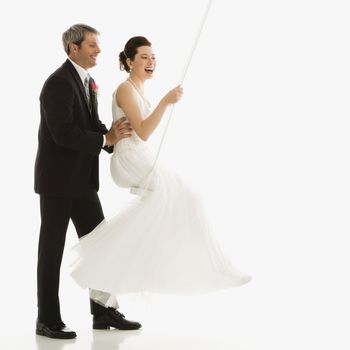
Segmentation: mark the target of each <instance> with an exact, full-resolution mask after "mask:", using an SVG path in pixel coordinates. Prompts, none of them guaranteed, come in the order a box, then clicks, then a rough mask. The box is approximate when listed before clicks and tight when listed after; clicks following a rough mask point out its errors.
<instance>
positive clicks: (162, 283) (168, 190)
mask: <svg viewBox="0 0 350 350" xmlns="http://www.w3.org/2000/svg"><path fill="white" fill-rule="evenodd" d="M138 103H139V107H140V109H141V111H142V112H143V115H144V117H146V116H148V115H149V113H150V106H149V105H148V103H147V101H146V100H145V99H144V98H143V97H142V96H141V95H138ZM112 113H113V120H114V121H115V120H117V119H118V118H121V117H122V116H124V115H125V114H124V112H123V110H122V109H121V108H120V107H119V106H117V103H116V99H115V93H114V94H113V102H112ZM153 162H154V154H153V153H152V151H151V150H150V148H149V146H148V143H147V142H145V141H143V140H142V139H140V138H139V137H138V136H137V134H136V133H135V132H134V133H133V135H132V136H131V137H130V138H125V139H122V140H121V141H119V142H118V143H117V144H116V145H115V146H114V153H113V155H112V157H111V162H110V170H111V175H112V177H113V180H114V182H115V183H116V184H117V185H118V186H121V187H127V188H133V189H135V188H136V189H137V188H138V187H140V186H141V185H142V183H143V181H144V180H145V178H146V177H147V175H148V174H149V173H150V171H151V169H152V166H153ZM149 178H150V182H149V185H148V191H146V193H144V194H143V195H141V196H140V195H138V196H135V199H134V201H133V202H132V203H131V204H130V205H129V206H128V207H127V208H125V210H123V211H122V212H120V213H119V214H118V215H116V216H115V217H113V218H111V219H109V220H104V221H103V222H102V223H101V224H100V225H99V226H97V227H96V228H95V229H94V230H93V231H92V232H91V233H89V234H88V235H86V236H84V237H83V238H81V240H80V241H79V243H78V244H77V245H76V246H75V251H76V252H77V253H78V258H77V260H76V261H75V262H74V264H73V269H72V272H71V275H72V277H73V278H74V279H75V281H76V282H77V283H78V284H79V285H80V286H81V287H83V288H87V287H89V288H93V289H98V290H102V291H106V292H108V293H110V294H112V295H113V294H114V295H115V294H117V295H120V294H125V293H140V292H155V293H171V294H180V295H193V294H202V293H207V292H212V291H216V290H220V289H224V288H230V287H233V286H239V285H241V284H244V283H247V282H248V281H249V280H250V277H249V276H247V275H245V274H242V273H240V272H239V271H238V270H237V269H235V268H234V267H233V266H232V264H231V263H230V261H228V260H227V259H226V257H225V256H224V255H223V253H222V251H221V249H220V247H219V245H218V244H217V242H216V241H215V239H214V237H213V236H212V234H211V232H210V229H209V227H208V224H207V221H206V218H205V215H204V210H203V208H202V206H201V203H200V201H199V199H198V198H197V196H196V194H195V193H193V192H192V191H191V189H190V188H188V187H187V186H186V184H185V183H184V182H183V181H182V180H181V179H180V177H179V176H177V175H176V174H175V173H174V172H173V171H171V170H168V169H166V168H164V167H162V166H161V165H157V166H156V167H155V169H154V171H152V172H151V176H150V177H149ZM116 200H118V199H116ZM107 304H108V303H107ZM107 306H108V305H107Z"/></svg>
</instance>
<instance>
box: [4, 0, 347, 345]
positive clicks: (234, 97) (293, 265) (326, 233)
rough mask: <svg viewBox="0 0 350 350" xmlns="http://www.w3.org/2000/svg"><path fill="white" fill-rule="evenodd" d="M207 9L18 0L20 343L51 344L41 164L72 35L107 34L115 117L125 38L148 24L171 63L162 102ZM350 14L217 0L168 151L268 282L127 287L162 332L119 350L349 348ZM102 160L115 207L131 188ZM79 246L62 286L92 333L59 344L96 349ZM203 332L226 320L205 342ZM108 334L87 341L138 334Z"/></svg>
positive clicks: (15, 259)
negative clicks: (41, 244)
mask: <svg viewBox="0 0 350 350" xmlns="http://www.w3.org/2000/svg"><path fill="white" fill-rule="evenodd" d="M206 4H207V2H206V1H199V0H196V1H194V0H192V1H183V0H181V1H180V0H178V1H160V0H159V1H156V0H148V1H139V0H134V1H105V0H100V1H90V0H85V1H82V0H77V1H68V0H61V1H59V2H58V1H57V2H51V1H44V0H35V1H11V2H7V3H6V5H4V4H3V5H2V9H1V14H0V26H1V34H2V40H1V48H2V52H1V67H0V69H1V71H0V74H1V75H0V77H1V84H0V89H1V118H2V137H1V162H2V167H1V183H2V191H1V205H2V213H3V214H2V215H1V218H2V221H1V223H2V229H1V242H2V244H1V248H0V249H1V251H0V253H1V255H0V268H1V281H2V283H1V298H0V312H1V313H0V322H1V323H0V327H1V334H2V338H1V339H2V340H1V341H2V342H4V344H5V343H6V348H7V349H11V343H13V344H17V343H16V342H20V341H22V343H21V344H24V343H26V344H27V347H26V348H27V349H31V346H32V347H33V349H36V348H40V346H41V345H42V343H40V341H39V344H37V345H36V346H34V342H35V340H34V336H33V332H34V323H35V317H36V305H35V303H36V295H35V294H36V284H35V283H36V282H35V281H36V254H37V253H36V249H37V240H38V232H39V226H40V216H39V203H38V196H37V195H35V194H34V192H33V167H34V160H35V153H36V146H37V129H38V124H39V104H38V97H39V94H40V90H41V87H42V84H43V83H44V81H45V79H46V78H47V77H48V75H49V74H50V73H51V72H53V71H54V70H55V69H56V68H57V67H58V66H60V65H61V64H62V63H63V62H64V60H65V53H64V51H63V48H62V44H61V34H62V32H63V31H64V30H66V29H67V28H68V27H69V26H70V25H72V24H74V23H79V22H83V23H88V24H90V25H92V26H94V27H96V28H97V29H98V30H99V31H100V32H101V37H100V41H101V49H102V53H101V54H100V56H99V64H98V66H97V67H96V68H94V69H92V70H91V74H92V76H93V77H94V78H95V80H96V81H97V83H98V84H99V86H100V96H99V109H100V117H101V119H102V120H103V121H104V122H105V124H106V125H108V126H109V125H110V123H111V109H110V105H111V94H112V92H113V90H114V89H115V87H116V86H117V85H118V84H119V83H120V82H121V81H123V80H124V79H125V78H126V75H125V72H120V71H119V70H118V60H117V58H118V53H119V52H120V51H121V50H122V49H123V46H124V44H125V42H126V41H127V40H128V39H129V38H130V37H131V36H134V35H144V36H146V37H147V38H148V39H149V40H150V41H151V42H152V43H153V48H154V51H155V53H156V56H157V60H158V69H157V72H156V74H155V77H154V79H153V80H152V81H151V82H148V83H147V86H146V88H147V91H148V92H146V94H148V96H149V98H150V100H151V101H152V103H156V102H157V101H158V100H159V99H160V98H161V97H162V96H163V94H164V93H166V92H167V91H168V90H169V89H170V88H172V87H174V86H175V85H176V84H177V81H178V80H179V78H180V76H181V72H182V69H183V67H184V64H185V62H186V59H187V56H188V54H189V52H190V48H191V46H192V43H193V40H194V38H195V35H196V32H197V29H198V26H199V23H200V21H201V16H202V15H203V13H204V10H205V7H206ZM349 15H350V14H349V10H348V7H347V1H340V0H332V1H330V0H329V1H326V0H325V1H322V0H320V1H312V0H302V1H301V0H294V1H277V0H275V1H273V0H266V1H257V0H255V1H254V0H250V1H249V0H248V1H223V0H216V1H215V0H214V2H213V6H212V8H211V11H210V14H209V17H208V20H207V23H206V26H205V28H204V30H203V33H202V37H201V39H200V42H199V46H198V49H197V51H196V52H195V55H194V57H193V61H192V63H191V66H190V69H189V71H188V74H187V77H186V80H185V83H184V89H185V94H184V97H183V100H182V101H181V103H180V104H178V105H177V106H176V108H175V112H174V115H173V119H172V121H171V124H170V128H169V132H168V134H167V138H166V142H165V145H164V148H163V150H162V153H161V159H162V161H164V162H166V163H168V164H170V166H171V167H173V168H174V169H175V170H176V171H177V172H178V173H179V174H181V175H182V176H183V177H184V178H185V179H186V180H187V181H188V182H190V183H191V184H192V186H194V187H195V188H196V189H197V190H198V192H199V193H201V195H202V197H203V201H204V202H205V204H206V206H207V209H208V214H209V216H210V220H211V222H212V226H213V227H214V228H215V232H216V235H217V238H218V239H219V240H220V241H221V243H222V245H223V246H224V249H225V250H226V252H227V254H229V255H230V257H232V260H233V261H234V263H235V264H236V265H237V266H238V267H240V268H242V269H243V270H244V271H247V272H249V273H250V274H251V275H253V278H254V280H253V282H251V283H250V284H249V285H247V286H244V287H241V288H238V289H235V290H233V291H226V292H223V293H218V294H217V295H215V296H211V297H209V299H207V300H201V299H198V300H187V299H186V300H185V301H184V300H181V301H179V299H177V298H170V299H167V298H165V299H163V298H162V297H159V298H151V299H146V301H145V300H141V301H140V300H130V299H128V298H127V297H125V299H122V311H125V310H126V311H127V312H128V316H129V315H130V316H133V317H134V318H140V317H141V316H143V317H144V318H143V320H148V324H147V327H146V330H145V333H143V334H139V335H136V336H135V337H132V338H130V339H122V340H123V341H124V340H125V343H124V344H122V345H120V347H119V348H120V349H148V348H150V349H155V348H156V345H159V348H162V349H190V348H191V349H192V348H193V349H197V348H198V349H199V348H201V349H204V344H207V345H208V344H211V345H210V346H211V348H217V349H231V348H233V346H235V348H236V349H249V350H250V349H275V348H276V349H298V350H300V349H312V348H313V349H316V348H317V349H330V348H334V349H338V350H342V349H348V348H349V345H350V342H349V340H348V337H347V335H346V333H348V323H349V311H350V305H349V300H348V297H349V295H350V283H349V266H350V258H349V243H348V235H349V226H350V225H349V209H350V187H349V179H350V171H349V170H350V168H349V149H350V148H349V146H350V141H349V126H350V123H349V109H350V108H349V92H350V83H349V82H350V79H349V78H350V68H349V67H350V65H349V62H350V49H349V34H350V30H349V29H350V28H349V27H350V24H349ZM164 125H165V124H164V123H162V125H161V127H160V130H159V131H158V132H156V133H155V134H154V137H153V140H152V141H151V142H153V143H154V145H157V143H158V142H159V138H160V134H161V132H162V128H163V127H164ZM100 159H101V164H100V176H101V190H100V197H101V201H102V204H103V207H104V210H105V215H106V216H107V217H110V216H112V215H114V214H115V213H116V212H118V210H119V209H120V208H122V207H123V205H125V203H126V202H128V201H129V200H130V196H131V195H129V194H128V192H127V191H126V190H122V189H119V188H117V187H116V186H115V185H114V184H113V182H112V180H111V178H110V175H109V156H108V155H107V154H105V153H103V154H101V157H100ZM75 242H76V236H75V232H74V229H73V227H70V229H69V232H68V235H67V243H66V248H67V249H66V253H65V257H64V262H63V267H62V282H61V299H62V312H63V317H64V320H65V321H66V322H67V324H69V325H70V326H71V327H72V328H75V329H76V330H77V331H80V332H79V336H80V337H79V339H80V340H79V341H80V343H79V342H78V343H75V344H74V345H73V344H67V345H62V346H61V345H60V346H61V347H59V346H57V348H55V347H54V345H52V344H53V343H50V344H47V345H46V349H50V346H51V348H52V349H61V348H62V347H63V346H66V347H67V348H72V349H78V348H79V346H81V348H84V349H86V348H88V345H86V344H85V343H84V339H85V340H86V339H88V340H89V341H90V340H91V339H90V338H91V332H90V328H89V327H90V318H89V314H88V307H87V306H88V305H87V295H86V293H85V292H84V291H82V290H80V289H79V287H77V286H76V285H75V284H74V282H73V281H72V280H71V279H70V278H69V276H68V272H67V271H68V270H67V263H66V261H67V259H68V257H67V255H68V254H69V247H71V246H72V245H73V244H74V243H75ZM157 310H158V311H157ZM184 318H185V320H184ZM213 319H214V320H215V321H213ZM146 323H147V322H146ZM169 324H170V326H168V325H169ZM178 325H182V326H183V325H186V327H187V326H188V327H187V329H190V330H191V335H188V334H187V333H186V332H185V331H183V329H182V328H181V327H178ZM205 327H207V328H205ZM175 328H177V329H176V330H175ZM147 329H148V332H149V333H147ZM169 329H174V333H171V331H170V330H169ZM181 329H182V330H181ZM203 329H210V332H207V333H204V334H205V336H204V338H203ZM84 332H86V334H85V333H84ZM201 332H202V333H201ZM220 332H222V333H220ZM200 333H201V335H200V336H199V334H200ZM186 334H187V335H186ZM210 334H211V336H212V338H210V337H211V336H210ZM146 335H147V337H146ZM197 335H198V336H197ZM213 335H214V336H213ZM191 336H192V338H191ZM98 337H99V335H96V334H95V333H94V340H93V341H92V342H90V343H89V342H88V343H89V344H90V346H91V349H93V350H96V349H107V350H108V349H110V348H111V349H112V348H113V349H118V345H117V343H118V342H121V340H120V339H119V338H118V339H115V343H113V341H114V340H113V339H112V341H111V342H110V343H108V342H107V343H105V344H104V343H103V342H104V341H105V340H102V343H98V342H99V341H101V339H99V338H98ZM142 337H144V338H142ZM213 337H214V338H213ZM215 337H216V338H215ZM225 337H226V340H222V339H224V338H225ZM21 339H22V340H21ZM174 339H177V342H176V341H174ZM203 339H204V340H203ZM219 339H221V340H222V341H223V342H222V343H220V341H221V340H219ZM237 339H238V340H237ZM201 341H203V344H202V343H201ZM230 341H232V343H230ZM94 342H95V343H94ZM112 343H113V344H114V345H113V344H112ZM18 344H19V343H18ZM18 344H17V345H12V346H13V348H14V349H18V348H19V345H18ZM40 344H41V345H40ZM55 344H56V343H55ZM96 344H100V345H96ZM101 344H102V345H101ZM103 344H104V345H103ZM111 344H112V345H111ZM176 344H179V345H176ZM198 344H201V345H198ZM218 344H219V345H218ZM220 344H221V345H220ZM227 344H230V345H227ZM55 346H56V345H55ZM109 346H110V347H109ZM274 346H275V347H274ZM21 347H24V345H21ZM2 348H4V347H3V346H2ZM44 348H45V347H44ZM208 348H209V347H208Z"/></svg>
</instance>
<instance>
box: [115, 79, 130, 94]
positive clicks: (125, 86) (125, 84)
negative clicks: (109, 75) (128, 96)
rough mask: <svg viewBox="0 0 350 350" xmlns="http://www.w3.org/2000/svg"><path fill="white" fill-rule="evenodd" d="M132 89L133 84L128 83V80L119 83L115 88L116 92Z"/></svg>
mask: <svg viewBox="0 0 350 350" xmlns="http://www.w3.org/2000/svg"><path fill="white" fill-rule="evenodd" d="M130 91H132V86H130V84H129V83H128V81H127V80H125V81H123V82H122V83H121V84H119V85H118V86H117V88H116V90H115V92H116V93H120V92H121V93H123V92H128V93H129V92H130Z"/></svg>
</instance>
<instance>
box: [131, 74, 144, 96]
mask: <svg viewBox="0 0 350 350" xmlns="http://www.w3.org/2000/svg"><path fill="white" fill-rule="evenodd" d="M129 79H130V80H131V81H132V82H133V83H134V84H135V85H136V87H137V89H139V90H140V91H141V92H142V93H143V91H144V82H143V80H141V79H139V78H138V77H137V75H135V74H133V73H130V75H129Z"/></svg>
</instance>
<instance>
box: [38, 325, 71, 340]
mask: <svg viewBox="0 0 350 350" xmlns="http://www.w3.org/2000/svg"><path fill="white" fill-rule="evenodd" d="M36 334H38V335H43V336H45V337H49V338H57V339H73V338H75V337H76V336H77V334H76V333H75V332H73V331H71V330H70V329H69V328H67V327H66V325H65V324H64V323H63V322H60V323H59V324H56V325H53V326H47V325H46V324H44V323H41V322H39V321H37V322H36Z"/></svg>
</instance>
